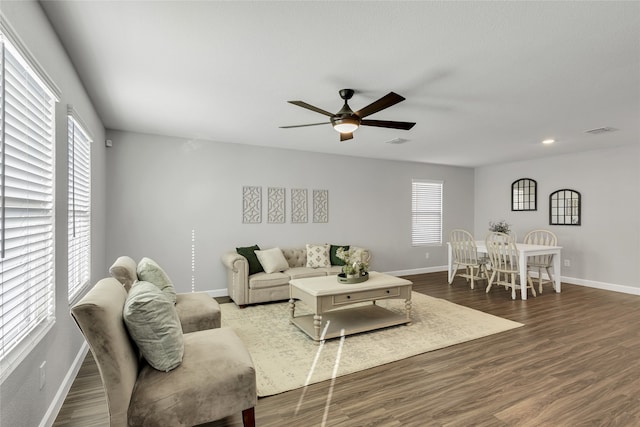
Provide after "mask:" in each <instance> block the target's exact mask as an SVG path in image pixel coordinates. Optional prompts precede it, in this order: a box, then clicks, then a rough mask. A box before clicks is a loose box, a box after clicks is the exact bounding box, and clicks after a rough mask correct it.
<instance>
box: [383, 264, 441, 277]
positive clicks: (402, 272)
mask: <svg viewBox="0 0 640 427" xmlns="http://www.w3.org/2000/svg"><path fill="white" fill-rule="evenodd" d="M438 271H447V266H446V265H441V266H436V267H424V268H412V269H411V270H396V271H385V272H384V273H386V274H390V275H391V276H411V275H414V274H424V273H437V272H438Z"/></svg>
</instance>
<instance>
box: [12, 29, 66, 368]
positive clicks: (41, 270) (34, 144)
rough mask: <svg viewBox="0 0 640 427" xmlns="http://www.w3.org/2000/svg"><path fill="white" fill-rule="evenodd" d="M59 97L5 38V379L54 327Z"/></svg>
mask: <svg viewBox="0 0 640 427" xmlns="http://www.w3.org/2000/svg"><path fill="white" fill-rule="evenodd" d="M56 101H57V100H56V98H55V96H54V95H53V93H52V92H51V91H50V90H49V89H48V87H47V86H46V85H45V84H44V83H43V81H42V80H41V79H40V77H39V76H38V75H37V74H36V73H35V72H34V71H33V69H32V68H31V67H30V66H29V65H28V63H27V61H26V60H25V58H24V57H23V56H22V54H21V53H20V52H18V50H17V49H15V48H14V46H13V45H12V44H11V43H10V42H9V41H8V40H7V39H6V37H5V36H4V35H3V34H2V33H0V280H1V282H0V284H1V286H0V334H1V335H0V378H2V379H4V378H5V377H6V375H7V373H8V372H9V371H10V370H11V369H12V367H13V366H15V364H17V363H18V361H19V360H21V359H22V357H24V355H25V354H27V352H28V351H29V350H30V349H31V348H32V347H33V346H34V345H35V344H36V343H37V342H38V341H39V339H40V338H41V337H42V335H43V334H44V333H45V332H46V331H47V330H48V329H49V328H50V327H51V325H52V324H53V321H54V293H53V287H54V262H53V258H54V244H53V226H54V203H53V189H54V150H53V148H54V146H53V142H54V123H55V120H54V119H55V116H54V115H55V108H54V107H55V103H56Z"/></svg>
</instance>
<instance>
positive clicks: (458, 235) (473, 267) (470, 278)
mask: <svg viewBox="0 0 640 427" xmlns="http://www.w3.org/2000/svg"><path fill="white" fill-rule="evenodd" d="M449 243H450V244H451V250H452V252H453V274H452V275H451V282H453V278H454V277H455V276H456V272H457V271H458V268H459V267H464V269H465V272H464V273H460V274H458V276H459V277H464V278H465V279H466V280H467V283H470V285H471V289H474V285H475V282H476V280H489V275H488V274H487V258H486V257H479V256H478V248H477V247H476V241H475V239H474V237H473V235H472V234H471V233H469V232H468V231H466V230H460V229H456V230H452V231H451V233H449ZM451 282H449V284H451Z"/></svg>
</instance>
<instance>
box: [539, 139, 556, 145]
mask: <svg viewBox="0 0 640 427" xmlns="http://www.w3.org/2000/svg"><path fill="white" fill-rule="evenodd" d="M554 142H556V140H555V139H545V140H544V141H542V143H543V144H544V145H549V144H553V143H554Z"/></svg>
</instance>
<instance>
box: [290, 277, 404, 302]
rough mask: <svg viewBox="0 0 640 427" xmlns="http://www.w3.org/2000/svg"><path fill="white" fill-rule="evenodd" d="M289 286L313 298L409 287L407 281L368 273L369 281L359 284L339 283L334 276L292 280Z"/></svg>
mask: <svg viewBox="0 0 640 427" xmlns="http://www.w3.org/2000/svg"><path fill="white" fill-rule="evenodd" d="M289 283H290V284H291V286H295V287H296V288H298V289H300V290H303V291H304V292H305V293H306V294H309V295H313V296H316V297H318V296H323V295H336V294H342V293H349V292H353V291H357V290H367V289H382V288H386V287H388V286H398V285H411V284H412V283H411V282H410V281H409V280H406V279H403V278H401V277H395V276H391V275H390V274H385V273H378V272H376V271H370V272H369V280H367V281H366V282H361V283H352V284H347V283H340V282H338V278H337V277H336V276H320V277H308V278H305V279H294V280H291V281H290V282H289Z"/></svg>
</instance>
